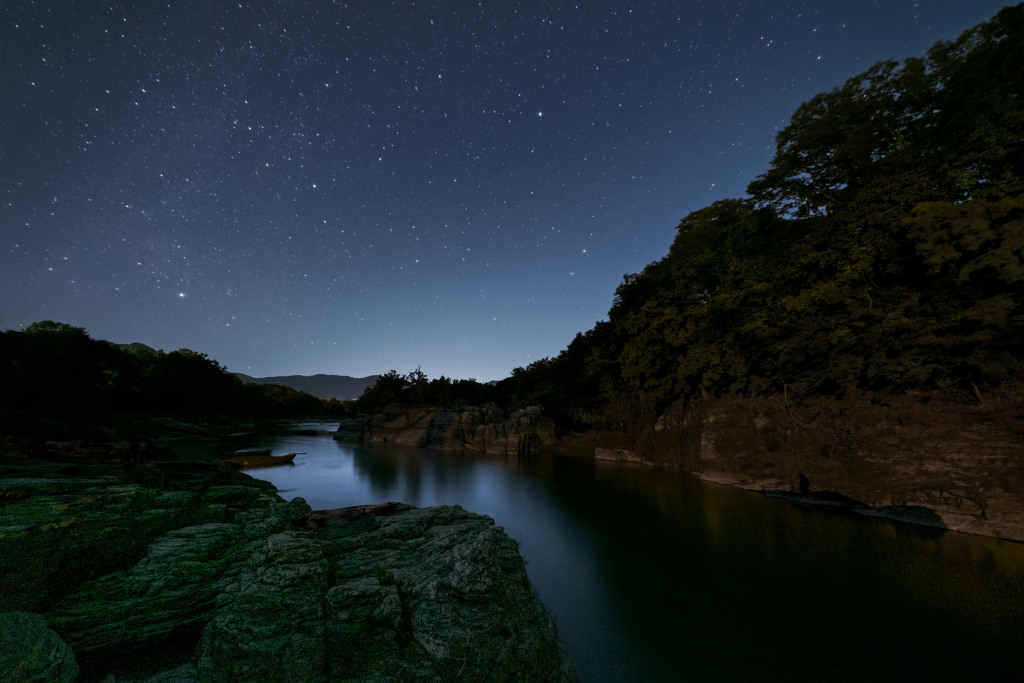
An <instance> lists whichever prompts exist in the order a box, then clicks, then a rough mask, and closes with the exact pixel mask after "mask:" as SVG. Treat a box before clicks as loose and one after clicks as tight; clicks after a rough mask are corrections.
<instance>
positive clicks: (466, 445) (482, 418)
mask: <svg viewBox="0 0 1024 683" xmlns="http://www.w3.org/2000/svg"><path fill="white" fill-rule="evenodd" d="M335 438H336V439H338V440H339V441H355V442H362V441H367V442H370V443H384V442H391V443H397V444H403V445H406V446H420V447H424V448H436V449H438V450H459V451H461V450H467V451H477V452H481V453H488V454H491V455H531V454H532V453H535V452H536V451H537V450H538V449H539V448H540V447H542V446H543V445H547V444H551V443H554V441H555V425H554V423H553V422H552V421H551V420H550V419H548V418H547V417H545V416H544V413H543V411H542V410H541V409H540V408H538V407H536V406H528V407H526V408H523V409H521V410H517V411H514V412H512V413H511V414H509V415H507V416H506V415H504V414H503V413H502V411H501V410H500V409H499V408H497V407H496V406H493V405H491V406H483V407H475V406H466V407H462V408H448V409H439V408H429V407H416V406H401V405H395V406H390V407H389V408H388V409H387V411H386V412H384V413H381V414H378V415H372V416H366V417H360V418H353V419H349V420H342V421H341V424H340V425H339V426H338V430H337V432H336V433H335Z"/></svg>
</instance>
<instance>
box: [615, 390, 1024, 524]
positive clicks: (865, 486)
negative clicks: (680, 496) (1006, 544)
mask: <svg viewBox="0 0 1024 683" xmlns="http://www.w3.org/2000/svg"><path fill="white" fill-rule="evenodd" d="M635 443H636V444H637V445H636V446H634V449H633V450H629V449H625V450H624V449H621V448H620V449H617V451H616V452H611V453H609V452H607V451H605V453H604V454H603V455H604V457H605V458H607V459H617V460H626V459H628V458H632V459H634V461H635V460H636V459H640V460H641V461H642V462H644V463H645V464H648V465H655V466H662V467H672V468H676V469H683V470H686V471H689V472H691V473H692V474H694V475H695V476H697V477H699V478H701V479H702V480H704V481H708V482H713V483H719V484H726V485H730V486H737V487H740V488H744V489H748V490H752V491H759V492H762V493H766V494H769V495H775V496H779V497H783V498H787V499H789V500H793V501H794V502H798V503H801V504H805V505H827V506H831V507H842V508H845V509H848V510H850V511H852V512H856V513H858V514H863V515H868V516H879V517H886V518H889V519H895V520H899V521H902V522H908V523H913V524H923V525H926V526H932V527H937V528H942V529H948V530H953V531H962V532H966V533H972V534H979V535H984V536H992V537H996V538H1002V539H1006V540H1012V541H1024V410H1022V408H1021V406H1020V404H1019V403H1013V402H1010V401H1006V400H987V401H985V402H984V403H981V402H975V403H973V404H972V403H970V402H950V401H944V400H942V399H941V398H940V397H937V396H935V395H931V394H911V395H901V396H879V395H874V394H867V393H864V394H854V395H851V396H848V397H846V398H844V399H842V400H838V399H824V398H819V399H816V400H815V401H813V402H800V403H798V402H794V401H791V400H790V399H789V398H788V397H787V396H785V395H782V396H773V397H765V398H744V397H728V396H727V397H718V398H709V399H705V400H703V401H698V402H695V403H692V404H689V405H677V406H674V407H673V408H671V409H669V410H668V411H666V413H665V414H664V415H662V416H661V418H660V419H659V420H658V422H657V423H656V424H655V426H654V429H653V430H651V431H649V432H646V433H643V434H640V435H638V436H636V438H635Z"/></svg>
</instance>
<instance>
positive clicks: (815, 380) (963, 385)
mask: <svg viewBox="0 0 1024 683" xmlns="http://www.w3.org/2000/svg"><path fill="white" fill-rule="evenodd" d="M777 143H778V147H777V152H776V155H775V158H774V160H773V162H772V165H771V168H770V169H769V170H768V171H767V172H766V173H764V174H763V175H761V176H760V177H758V178H757V179H756V180H754V182H752V183H751V184H750V186H749V187H748V193H749V196H748V197H746V198H743V199H735V200H726V201H720V202H716V203H714V204H712V205H711V206H708V207H706V208H703V209H700V210H698V211H695V212H694V213H692V214H690V215H689V216H687V217H686V218H684V219H683V220H682V222H681V223H680V225H679V228H678V234H677V235H676V238H675V241H674V243H673V244H672V246H671V249H670V250H669V253H668V254H667V255H666V256H665V257H664V258H663V259H661V260H660V261H656V262H654V263H651V264H650V265H648V266H647V267H646V268H645V269H644V270H643V271H642V272H640V273H638V274H635V275H627V276H625V278H624V280H623V282H622V284H621V285H620V286H619V287H618V289H617V290H616V293H615V299H614V303H613V305H612V308H611V310H610V312H609V315H608V320H607V322H599V323H597V324H596V326H595V327H594V328H593V329H592V330H590V331H588V332H586V333H585V334H580V335H578V336H577V337H576V339H574V340H573V341H572V343H571V344H570V345H569V346H568V348H567V349H565V350H564V351H563V352H562V353H561V354H560V355H559V356H557V357H556V358H549V359H544V360H541V361H538V362H536V363H533V364H531V365H530V366H529V367H527V368H519V369H517V370H516V371H515V372H514V373H513V376H512V377H511V378H509V379H508V380H505V382H504V383H502V385H501V386H499V390H500V392H501V394H502V395H503V396H504V397H506V398H508V399H509V400H510V401H511V402H512V403H524V402H533V403H540V404H542V405H544V406H545V408H546V409H547V410H548V412H549V413H550V414H551V415H552V416H553V417H555V418H556V420H558V421H559V423H560V424H561V425H562V426H563V427H566V428H574V427H575V428H579V427H587V426H590V427H594V426H606V427H623V426H627V425H626V423H627V422H632V423H633V424H632V426H638V424H639V423H644V422H649V421H650V420H652V419H654V418H655V417H656V416H657V415H659V414H661V413H662V412H664V411H665V410H666V409H667V408H668V407H669V406H671V405H685V403H686V402H689V401H692V400H695V399H700V398H702V397H707V396H722V395H742V396H765V395H770V394H775V393H782V392H784V391H786V392H788V395H789V396H791V397H794V396H795V397H809V396H828V397H834V398H842V397H843V396H845V395H847V394H848V393H849V392H851V391H870V392H893V393H903V392H907V391H930V392H939V393H941V394H944V395H948V396H951V397H954V398H955V397H957V396H962V397H964V398H970V397H974V399H978V398H980V397H981V396H982V395H985V394H987V393H989V392H991V393H993V394H1001V395H1002V396H1004V397H1009V398H1014V399H1017V400H1020V399H1021V398H1022V394H1024V372H1022V370H1024V367H1022V359H1024V309H1022V306H1021V304H1022V297H1024V265H1022V249H1024V5H1018V6H1015V7H1009V8H1006V9H1004V10H1002V11H1001V12H1000V13H999V14H998V15H997V16H996V17H995V18H994V19H993V20H992V21H990V22H988V23H985V24H982V25H980V26H978V27H976V28H974V29H972V30H969V31H967V32H965V33H964V34H963V35H962V36H961V37H960V38H959V39H957V40H956V41H954V42H942V43H939V44H937V45H935V47H933V48H932V49H931V50H930V51H929V52H928V53H927V55H926V56H924V57H921V58H913V59H908V60H906V61H904V62H903V63H902V64H900V63H897V62H895V61H886V62H881V63H879V64H876V65H874V66H873V67H871V68H870V69H868V70H867V71H866V72H864V73H863V74H860V75H858V76H855V77H853V78H851V79H849V80H848V81H847V82H846V83H845V84H844V85H843V86H842V87H840V88H836V89H834V90H832V91H830V92H826V93H822V94H820V95H817V96H816V97H814V98H813V99H811V100H810V101H809V102H807V103H805V104H803V105H802V106H801V107H800V108H799V109H798V110H797V111H796V113H795V114H794V115H793V117H792V120H791V122H790V124H789V126H788V127H787V128H785V129H784V130H783V131H781V132H780V133H779V134H778V137H777ZM972 400H973V399H972ZM638 421H639V422H638Z"/></svg>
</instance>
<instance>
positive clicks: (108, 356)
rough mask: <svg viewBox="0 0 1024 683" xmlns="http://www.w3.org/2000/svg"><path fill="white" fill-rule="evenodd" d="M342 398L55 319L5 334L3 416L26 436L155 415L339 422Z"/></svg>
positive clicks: (0, 388)
mask: <svg viewBox="0 0 1024 683" xmlns="http://www.w3.org/2000/svg"><path fill="white" fill-rule="evenodd" d="M348 410H349V408H348V407H347V406H346V405H345V404H343V403H341V402H338V401H323V400H321V399H319V398H316V397H315V396H310V395H309V394H305V393H302V392H298V391H295V390H294V389H291V388H289V387H284V386H278V385H258V384H243V383H242V381H241V380H239V379H238V378H237V377H235V376H234V375H233V374H231V373H229V372H227V371H226V370H225V369H224V368H223V367H221V366H220V364H218V363H217V362H216V361H214V360H211V359H210V358H207V356H206V355H205V354H203V353H198V352H196V351H190V350H188V349H179V350H177V351H172V352H170V353H164V352H162V351H156V352H154V351H153V350H152V349H149V348H146V347H136V346H129V347H120V346H117V345H115V344H111V343H109V342H106V341H100V340H95V339H92V338H90V337H89V335H88V334H86V332H85V330H84V329H82V328H80V327H72V326H71V325H67V324H64V323H55V322H50V321H43V322H37V323H34V324H32V325H30V326H29V327H27V328H26V329H25V330H24V331H20V332H19V331H8V332H3V333H0V415H2V419H3V425H4V428H5V430H9V431H11V432H14V433H18V434H20V435H23V436H29V437H38V438H48V439H59V438H72V437H81V436H84V435H87V434H89V433H91V432H97V431H100V430H102V429H105V428H111V427H113V428H117V427H118V426H119V423H125V422H130V421H131V420H132V419H137V418H141V417H147V416H160V417H174V418H178V419H182V420H186V421H190V420H198V421H203V422H208V421H211V420H212V421H216V420H224V421H229V420H237V419H253V418H255V419H260V418H265V419H276V418H289V417H314V416H317V417H339V416H343V415H346V414H348Z"/></svg>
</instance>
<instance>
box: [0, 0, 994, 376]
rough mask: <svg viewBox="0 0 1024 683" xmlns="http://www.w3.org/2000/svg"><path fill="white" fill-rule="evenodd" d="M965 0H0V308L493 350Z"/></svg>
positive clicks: (440, 361) (115, 325) (158, 342)
mask: <svg viewBox="0 0 1024 683" xmlns="http://www.w3.org/2000/svg"><path fill="white" fill-rule="evenodd" d="M1006 4H1009V3H1008V2H1000V1H986V0H970V1H969V2H968V1H967V0H932V1H929V0H922V1H920V2H911V1H909V0H876V1H875V2H870V1H869V0H845V1H837V0H809V1H806V2H804V1H800V0H765V1H762V2H756V1H746V2H730V1H728V0H707V1H702V0H676V1H673V2H639V1H635V2H626V1H606V2H578V3H575V4H574V3H558V2H514V1H511V0H500V1H499V0H494V1H487V2H464V1H453V2H441V1H435V2H413V1H412V0H406V1H403V2H383V1H378V0H370V1H366V2H327V1H326V0H325V1H323V2H314V1H308V2H299V1H294V2H292V1H288V2H275V3H271V2H257V3H253V2H242V3H238V2H232V3H227V2H218V1H216V0H203V1H202V2H195V1H179V0H175V1H173V2H166V3H164V2H161V3H157V2H150V1H143V0H137V1H136V0H120V1H118V2H107V3H99V2H86V1H81V2H71V1H69V0H52V1H47V0H41V1H39V2H21V1H19V0H5V1H4V2H3V3H2V6H0V238H2V240H0V328H2V329H19V328H22V327H24V326H26V325H28V324H30V323H32V322H35V321H38V320H54V321H58V322H65V323H70V324H72V325H75V326H78V327H84V328H85V329H86V331H87V332H88V333H89V334H90V336H92V337H93V338H97V339H108V340H111V341H116V342H123V343H127V342H143V343H145V344H148V345H150V346H153V347H155V348H159V349H163V350H166V351H172V350H174V349H177V348H182V347H185V348H190V349H193V350H196V351H202V352H204V353H206V354H208V355H209V356H210V357H211V358H213V359H216V360H217V361H219V362H220V363H221V364H223V365H225V366H226V367H227V368H228V369H229V370H232V371H237V372H244V373H247V374H250V375H255V376H268V375H284V374H314V373H320V372H323V373H334V374H346V375H355V376H364V375H369V374H375V373H381V372H385V371H387V370H390V369H396V370H398V371H400V372H403V373H405V372H409V371H410V370H412V369H414V368H416V367H417V366H422V369H423V371H424V372H426V373H427V375H428V376H430V377H432V378H433V377H437V376H439V375H442V374H443V375H445V376H447V377H455V378H467V377H473V378H476V379H479V380H481V381H487V380H492V379H499V378H502V377H505V376H507V375H508V374H509V373H510V372H511V370H512V369H513V368H514V367H517V366H525V365H528V364H529V363H531V362H533V361H535V360H537V359H540V358H543V357H545V356H554V355H557V353H558V352H559V351H560V350H561V349H563V348H564V347H565V346H566V345H567V344H568V343H569V342H570V341H571V340H572V338H573V337H574V336H575V335H576V333H577V332H581V331H585V330H587V329H589V328H591V327H592V326H593V325H594V322H595V321H597V320H601V319H603V318H605V316H606V314H607V311H608V308H609V307H610V305H611V303H612V297H613V295H614V292H615V288H616V286H617V285H618V284H619V282H621V280H622V276H623V274H625V273H634V272H637V271H639V270H641V269H642V268H643V267H644V266H645V265H646V264H648V263H650V262H651V261H654V260H657V259H660V258H661V257H662V256H664V255H665V254H666V253H667V251H668V247H669V244H670V243H671V241H672V238H673V237H674V233H675V228H676V226H677V225H678V222H679V219H681V218H682V217H683V216H685V215H686V214H688V213H689V212H691V211H693V210H695V209H698V208H701V207H703V206H707V205H708V204H710V203H711V202H713V201H716V200H719V199H724V198H729V197H741V196H743V195H744V193H745V188H746V186H747V184H748V183H749V182H750V181H751V180H753V179H754V178H755V177H756V176H757V175H758V174H760V173H763V172H764V171H765V170H767V168H768V164H769V162H770V159H771V157H772V154H773V151H774V137H775V133H776V132H777V131H778V130H780V129H781V128H782V127H784V126H785V125H786V124H787V123H788V121H789V117H790V116H791V115H792V113H793V112H794V111H795V109H796V108H797V107H798V106H799V105H800V103H801V102H804V101H806V100H807V99H809V98H810V97H811V96H813V95H814V94H816V93H818V92H822V91H826V90H829V89H831V88H833V87H836V86H839V85H841V84H842V83H843V81H844V80H846V78H848V77H850V76H852V75H854V74H857V73H860V72H862V71H864V70H865V69H867V68H868V67H869V66H871V65H872V64H874V63H875V62H877V61H879V60H881V59H886V58H896V59H901V60H902V59H904V58H906V57H910V56H917V55H921V54H922V53H923V52H924V51H925V50H927V49H928V48H929V47H931V46H932V45H933V44H934V43H935V42H936V41H938V40H948V39H953V38H955V37H956V36H957V35H959V34H960V33H961V32H962V31H964V30H966V29H968V28H970V27H972V26H974V25H976V24H978V23H980V22H981V21H984V20H986V19H988V18H990V17H991V16H992V15H994V14H995V13H996V12H997V11H998V10H999V9H1000V8H1001V7H1003V6H1004V5H1006Z"/></svg>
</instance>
